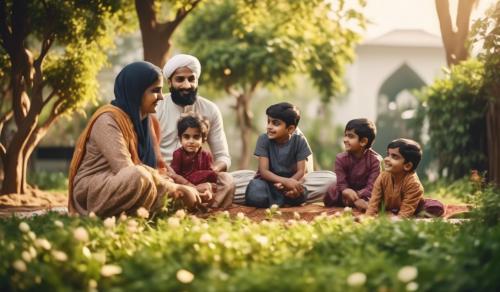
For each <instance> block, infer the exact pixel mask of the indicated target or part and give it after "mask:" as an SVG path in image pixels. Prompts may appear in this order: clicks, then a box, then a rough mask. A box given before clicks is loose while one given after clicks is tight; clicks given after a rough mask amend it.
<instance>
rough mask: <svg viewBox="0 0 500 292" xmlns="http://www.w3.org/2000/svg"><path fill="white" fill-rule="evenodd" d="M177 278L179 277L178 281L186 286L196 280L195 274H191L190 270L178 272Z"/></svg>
mask: <svg viewBox="0 0 500 292" xmlns="http://www.w3.org/2000/svg"><path fill="white" fill-rule="evenodd" d="M176 277H177V280H179V282H181V283H184V284H188V283H191V282H193V280H194V275H193V273H191V272H190V271H188V270H184V269H180V270H178V271H177V274H176Z"/></svg>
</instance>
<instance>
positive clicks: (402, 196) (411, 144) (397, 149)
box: [366, 139, 444, 218]
mask: <svg viewBox="0 0 500 292" xmlns="http://www.w3.org/2000/svg"><path fill="white" fill-rule="evenodd" d="M421 159H422V150H421V148H420V145H419V144H418V143H417V142H415V141H413V140H410V139H396V140H394V141H392V142H391V143H389V145H388V146H387V156H386V157H385V158H384V166H385V169H384V171H383V172H382V173H381V174H380V176H379V177H378V178H377V180H376V181H375V185H374V187H373V192H372V197H371V199H370V202H369V205H368V210H367V211H366V214H367V215H371V216H374V215H376V214H377V213H378V211H379V209H380V207H381V205H382V206H384V209H385V210H386V211H390V212H391V213H392V214H394V215H395V217H397V218H408V217H411V216H414V215H418V214H419V213H421V212H422V213H424V214H425V215H430V216H435V217H439V216H441V215H443V213H444V206H443V204H442V203H441V202H439V201H437V200H432V199H424V198H423V196H424V187H423V186H422V184H421V183H420V180H419V179H418V176H417V174H416V173H415V169H416V168H417V166H418V164H419V162H420V160H421Z"/></svg>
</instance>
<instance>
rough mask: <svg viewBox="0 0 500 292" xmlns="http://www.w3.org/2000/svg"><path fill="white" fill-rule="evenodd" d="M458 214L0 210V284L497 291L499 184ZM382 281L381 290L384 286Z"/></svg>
mask: <svg viewBox="0 0 500 292" xmlns="http://www.w3.org/2000/svg"><path fill="white" fill-rule="evenodd" d="M478 193H479V195H478V196H479V197H478V199H477V200H476V204H477V208H476V209H475V211H473V213H471V218H470V220H468V221H464V222H462V223H461V224H451V223H449V222H446V221H443V220H441V219H436V220H432V221H418V220H402V221H390V220H387V219H383V218H382V219H373V218H362V219H361V220H359V219H355V217H353V216H352V213H351V212H350V211H349V210H347V211H346V212H344V213H342V214H340V213H337V214H339V215H334V216H327V215H319V216H317V217H316V218H314V219H313V220H312V221H310V222H307V221H305V220H302V219H300V218H298V216H295V218H294V219H289V220H282V219H279V217H280V215H279V211H280V210H279V209H272V210H269V211H268V212H267V216H268V220H264V221H261V222H256V221H254V220H250V219H249V218H248V217H246V216H245V215H244V214H243V213H238V214H237V215H236V216H235V217H234V218H232V217H231V216H230V215H229V213H228V212H222V213H220V214H218V215H217V216H214V217H210V218H208V219H200V218H198V217H194V216H191V215H186V213H184V211H178V212H176V213H175V214H172V215H171V216H165V217H163V218H154V219H153V220H147V219H142V218H140V217H138V218H130V217H129V218H127V217H124V216H123V217H121V218H118V219H116V218H110V219H106V220H104V221H103V220H101V219H99V218H95V217H94V218H88V217H68V216H65V215H60V214H54V213H51V214H48V215H44V216H38V217H33V218H31V219H19V218H14V217H13V218H8V219H1V224H0V259H1V260H0V290H1V291H11V290H19V289H21V290H47V291H61V290H62V291H64V290H66V291H70V290H94V291H95V290H101V291H110V290H112V291H269V290H277V291H346V290H355V291H375V290H377V289H379V291H381V290H382V291H405V290H410V291H413V290H418V291H498V290H499V289H500V281H498V277H497V274H498V270H500V225H499V224H498V223H499V220H500V219H499V218H500V215H499V214H500V211H499V210H500V194H499V193H498V191H494V190H492V189H486V190H481V191H479V192H478ZM380 289H381V290H380Z"/></svg>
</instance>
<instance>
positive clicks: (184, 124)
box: [177, 112, 210, 142]
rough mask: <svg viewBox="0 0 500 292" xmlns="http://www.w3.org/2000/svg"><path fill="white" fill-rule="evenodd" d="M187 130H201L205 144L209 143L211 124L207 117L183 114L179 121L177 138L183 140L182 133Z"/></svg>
mask: <svg viewBox="0 0 500 292" xmlns="http://www.w3.org/2000/svg"><path fill="white" fill-rule="evenodd" d="M187 128H195V129H199V130H200V132H201V137H202V138H203V142H205V141H207V137H208V131H209V129H210V123H209V122H208V120H207V119H206V118H205V117H203V116H201V115H199V114H196V113H193V112H190V113H186V114H182V115H181V117H180V118H179V120H178V121H177V136H178V137H179V139H180V138H181V136H182V133H184V132H185V131H186V130H187Z"/></svg>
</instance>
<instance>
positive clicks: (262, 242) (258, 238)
mask: <svg viewBox="0 0 500 292" xmlns="http://www.w3.org/2000/svg"><path fill="white" fill-rule="evenodd" d="M253 239H255V241H257V242H258V243H260V245H262V246H264V245H267V243H268V242H269V239H268V238H267V237H266V236H264V235H255V236H254V237H253Z"/></svg>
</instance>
